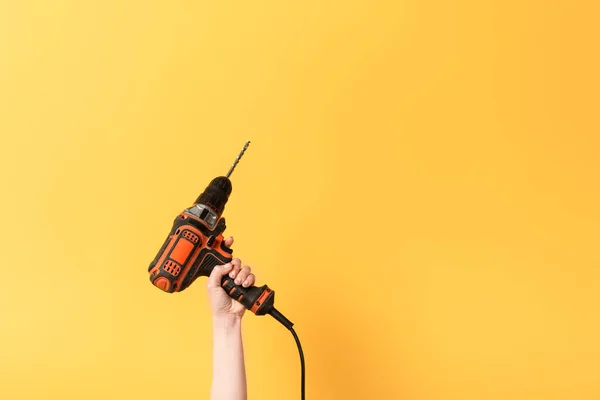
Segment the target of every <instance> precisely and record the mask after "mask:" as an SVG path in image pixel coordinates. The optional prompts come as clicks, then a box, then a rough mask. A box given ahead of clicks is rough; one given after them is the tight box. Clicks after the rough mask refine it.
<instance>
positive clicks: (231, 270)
mask: <svg viewBox="0 0 600 400" xmlns="http://www.w3.org/2000/svg"><path fill="white" fill-rule="evenodd" d="M232 244H233V237H229V238H227V239H225V246H227V247H231V245H232ZM227 274H229V276H230V277H231V278H233V279H235V284H236V285H242V286H244V287H249V286H252V285H253V284H254V281H255V276H254V274H252V273H251V270H250V267H249V266H247V265H246V266H244V267H243V268H242V261H241V260H240V259H239V258H234V259H233V260H231V262H230V263H227V264H225V265H218V266H216V267H214V268H213V270H212V272H211V274H210V276H209V277H208V281H207V282H206V289H207V291H208V297H209V300H210V303H211V308H212V312H213V316H215V317H222V316H233V317H242V316H243V315H244V312H245V311H246V308H245V307H244V306H243V305H242V304H241V303H240V302H238V301H237V300H234V299H232V298H231V297H229V295H228V294H227V293H226V292H225V290H224V289H223V287H222V286H221V280H222V279H223V277H224V276H225V275H227Z"/></svg>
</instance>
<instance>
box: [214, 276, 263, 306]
mask: <svg viewBox="0 0 600 400" xmlns="http://www.w3.org/2000/svg"><path fill="white" fill-rule="evenodd" d="M221 286H222V287H223V289H224V290H225V292H226V293H227V294H228V295H229V296H230V297H231V298H232V299H234V300H237V301H239V302H240V303H242V305H243V306H244V307H246V309H248V310H251V311H252V308H253V307H255V311H252V312H254V313H255V314H256V315H264V314H266V313H267V312H268V311H269V310H270V308H271V307H272V306H273V296H274V295H275V293H274V292H273V291H272V290H271V289H269V287H268V286H267V285H263V286H249V287H243V286H242V285H236V284H235V282H234V279H233V278H231V277H230V276H229V275H225V276H224V277H223V279H222V280H221ZM265 292H268V296H266V295H263V293H265ZM261 295H262V296H263V299H264V300H263V301H262V303H261V302H259V299H260V298H261Z"/></svg>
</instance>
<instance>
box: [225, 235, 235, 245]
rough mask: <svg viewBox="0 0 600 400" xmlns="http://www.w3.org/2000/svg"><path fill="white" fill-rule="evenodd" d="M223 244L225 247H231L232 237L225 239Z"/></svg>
mask: <svg viewBox="0 0 600 400" xmlns="http://www.w3.org/2000/svg"><path fill="white" fill-rule="evenodd" d="M224 243H225V247H231V245H233V236H229V237H228V238H227V239H225V240H224Z"/></svg>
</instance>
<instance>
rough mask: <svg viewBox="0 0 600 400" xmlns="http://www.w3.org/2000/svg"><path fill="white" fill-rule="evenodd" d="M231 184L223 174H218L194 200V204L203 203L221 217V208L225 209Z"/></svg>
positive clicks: (231, 187)
mask: <svg viewBox="0 0 600 400" xmlns="http://www.w3.org/2000/svg"><path fill="white" fill-rule="evenodd" d="M232 189H233V186H232V184H231V181H230V180H229V178H227V177H225V176H219V177H217V178H215V179H213V180H212V181H211V182H210V183H209V184H208V186H207V187H206V189H204V192H202V194H201V195H200V196H198V198H197V199H196V201H195V202H194V204H204V205H205V206H207V207H209V208H211V209H212V210H213V211H214V212H215V213H216V214H217V216H218V217H221V215H222V214H223V210H224V209H225V205H226V204H227V201H228V200H229V195H230V194H231V190H232Z"/></svg>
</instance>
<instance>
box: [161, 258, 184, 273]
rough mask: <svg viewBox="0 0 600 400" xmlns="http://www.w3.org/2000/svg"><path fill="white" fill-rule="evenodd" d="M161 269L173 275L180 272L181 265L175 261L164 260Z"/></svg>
mask: <svg viewBox="0 0 600 400" xmlns="http://www.w3.org/2000/svg"><path fill="white" fill-rule="evenodd" d="M163 269H164V270H165V271H167V272H168V273H169V274H171V275H173V276H177V275H179V273H180V272H181V267H180V266H179V265H178V264H177V263H175V262H173V261H170V260H169V261H165V264H164V265H163Z"/></svg>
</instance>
